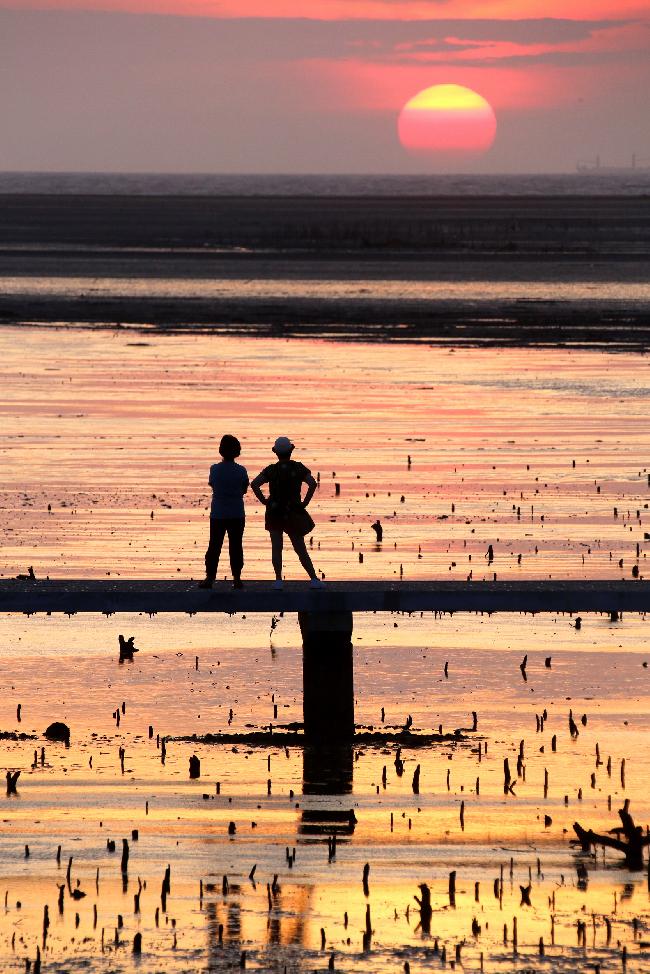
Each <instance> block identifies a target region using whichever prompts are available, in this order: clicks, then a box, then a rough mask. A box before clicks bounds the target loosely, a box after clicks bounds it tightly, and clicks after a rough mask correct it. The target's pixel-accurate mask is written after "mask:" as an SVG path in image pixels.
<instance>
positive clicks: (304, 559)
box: [289, 534, 318, 578]
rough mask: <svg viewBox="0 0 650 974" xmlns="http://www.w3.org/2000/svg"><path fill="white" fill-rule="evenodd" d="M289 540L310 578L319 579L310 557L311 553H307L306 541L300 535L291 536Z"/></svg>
mask: <svg viewBox="0 0 650 974" xmlns="http://www.w3.org/2000/svg"><path fill="white" fill-rule="evenodd" d="M289 540H290V541H291V544H292V545H293V550H294V551H295V553H296V554H297V555H298V560H299V561H300V564H301V565H302V567H303V568H304V569H305V571H306V572H307V574H308V575H309V577H310V578H317V577H318V576H317V575H316V571H315V569H314V565H313V562H312V560H311V558H310V557H309V552H308V551H307V545H306V544H305V539H304V538H303V537H302V536H301V535H298V534H290V535H289Z"/></svg>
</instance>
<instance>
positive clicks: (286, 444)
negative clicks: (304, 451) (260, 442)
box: [273, 436, 293, 456]
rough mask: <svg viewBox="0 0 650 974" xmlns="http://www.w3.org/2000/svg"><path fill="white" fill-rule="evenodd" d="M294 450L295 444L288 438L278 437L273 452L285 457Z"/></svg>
mask: <svg viewBox="0 0 650 974" xmlns="http://www.w3.org/2000/svg"><path fill="white" fill-rule="evenodd" d="M292 450H293V443H292V442H291V440H290V439H289V437H288V436H278V438H277V440H276V441H275V443H274V444H273V452H274V453H275V454H277V455H278V456H284V455H285V454H286V453H291V451H292Z"/></svg>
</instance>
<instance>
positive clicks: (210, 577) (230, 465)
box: [199, 434, 248, 588]
mask: <svg viewBox="0 0 650 974" xmlns="http://www.w3.org/2000/svg"><path fill="white" fill-rule="evenodd" d="M219 453H220V454H221V456H222V460H221V463H213V464H212V466H211V467H210V477H209V479H208V483H209V484H210V486H211V487H212V506H211V508H210V543H209V545H208V550H207V551H206V553H205V578H204V579H203V581H202V582H199V588H212V584H213V582H214V580H215V579H216V577H217V569H218V567H219V556H220V555H221V548H222V546H223V541H224V538H225V536H226V534H227V535H228V553H229V555H230V570H231V572H232V579H233V581H232V584H233V588H243V587H244V586H243V583H242V580H241V573H242V568H243V567H244V549H243V538H244V525H245V517H244V494H245V493H246V491H247V490H248V473H247V472H246V468H245V467H242V466H241V464H239V463H235V460H236V458H237V457H238V456H239V455H240V453H241V444H240V442H239V440H238V439H237V437H236V436H230V435H229V434H226V436H223V437H222V438H221V443H220V444H219Z"/></svg>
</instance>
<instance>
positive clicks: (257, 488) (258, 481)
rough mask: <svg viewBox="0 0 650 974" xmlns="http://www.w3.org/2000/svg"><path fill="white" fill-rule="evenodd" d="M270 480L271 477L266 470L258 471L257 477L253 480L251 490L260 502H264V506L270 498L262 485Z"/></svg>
mask: <svg viewBox="0 0 650 974" xmlns="http://www.w3.org/2000/svg"><path fill="white" fill-rule="evenodd" d="M268 482H269V478H268V474H267V473H266V470H262V471H261V473H258V475H257V477H255V479H254V480H251V490H252V491H253V493H254V494H255V496H256V497H257V499H258V501H259V502H260V504H264V506H266V505H267V504H268V500H269V499H268V497H265V496H264V494H263V493H262V490H261V487H262V484H268Z"/></svg>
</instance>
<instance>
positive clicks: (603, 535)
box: [0, 329, 650, 974]
mask: <svg viewBox="0 0 650 974" xmlns="http://www.w3.org/2000/svg"><path fill="white" fill-rule="evenodd" d="M0 340H1V341H2V356H1V357H0V361H1V362H2V366H1V368H2V380H3V397H2V404H1V409H2V434H1V441H0V448H1V450H2V458H3V474H4V476H3V492H2V496H1V498H0V501H1V506H2V510H1V529H2V555H1V557H2V568H1V570H2V572H3V573H4V575H5V576H7V575H14V574H17V573H18V572H19V571H20V572H23V571H25V570H26V568H27V566H29V565H33V567H34V570H35V572H36V574H37V577H43V576H45V575H48V574H49V575H51V576H52V577H54V576H57V577H58V576H68V577H72V576H75V575H76V576H79V575H81V576H85V577H89V578H90V577H95V578H97V577H108V575H107V573H110V576H111V577H113V576H114V575H119V576H120V577H146V576H149V577H156V578H165V577H178V576H179V575H180V576H181V577H186V578H191V577H195V578H198V577H200V575H201V570H202V564H201V562H202V553H203V549H204V544H205V535H206V517H207V512H206V506H207V503H208V495H207V489H206V487H205V486H204V483H203V482H204V480H205V479H207V469H208V466H209V464H210V462H212V460H213V459H214V450H215V442H216V441H217V440H218V437H219V435H220V434H221V432H223V431H226V430H228V431H231V432H236V433H238V434H239V435H240V438H241V439H242V442H243V444H244V455H243V457H242V460H243V462H244V463H246V464H247V465H248V466H249V469H250V470H251V472H257V469H258V468H260V467H261V466H263V465H264V464H266V463H267V462H268V460H269V454H268V449H267V447H268V443H269V442H270V441H272V440H273V439H274V438H275V436H276V435H278V434H279V433H289V434H290V435H291V436H292V437H293V438H294V440H295V441H296V443H297V444H298V445H299V448H300V455H301V459H303V460H304V461H305V462H306V463H307V465H308V466H310V467H311V468H312V469H313V470H314V472H319V473H320V484H321V486H320V489H319V491H318V493H317V495H316V498H315V501H314V504H315V506H314V515H315V519H316V521H317V531H316V532H315V534H314V542H313V550H314V554H315V558H316V561H317V564H318V567H319V569H320V570H321V571H322V572H323V573H324V574H325V576H326V578H331V579H342V580H345V579H346V578H347V579H360V578H370V579H372V578H376V579H379V578H390V579H393V580H397V579H399V578H400V577H403V578H410V579H417V578H427V577H440V578H445V579H448V578H449V579H454V578H455V579H459V580H460V579H465V578H467V577H468V575H470V573H472V577H473V578H475V579H478V578H492V577H493V576H494V573H495V572H496V574H497V577H498V578H504V579H506V578H520V577H521V578H547V577H549V576H551V577H558V578H559V577H566V578H576V579H579V578H626V579H629V580H630V584H633V578H632V569H633V568H634V567H635V566H636V567H637V568H638V570H639V574H640V575H641V576H643V574H644V573H645V558H644V555H645V549H646V548H647V542H646V544H645V545H644V542H645V541H646V539H645V538H644V534H645V531H646V530H647V516H648V515H647V508H646V506H645V505H646V504H647V503H648V501H649V499H650V497H649V493H648V470H647V468H646V466H644V464H645V458H646V457H647V455H648V449H647V447H648V437H647V415H646V414H647V388H646V382H645V370H644V365H643V363H644V360H643V359H642V358H640V357H638V356H633V355H611V354H607V353H594V352H589V353H587V352H572V351H567V350H564V351H559V350H546V351H542V350H538V351H523V350H514V349H511V350H499V351H487V350H467V349H466V350H457V351H454V352H452V351H451V350H441V349H428V348H418V349H413V348H395V347H391V348H385V347H381V346H370V345H367V346H361V345H359V346H357V345H355V346H345V347H344V348H343V349H341V347H340V346H336V345H334V344H328V343H321V342H304V343H300V345H295V344H291V343H278V342H274V341H259V342H258V341H252V340H244V339H232V338H219V339H216V340H215V339H214V338H212V339H210V338H207V337H205V336H193V335H186V336H181V337H173V336H170V337H166V338H165V339H164V340H162V339H156V340H152V341H150V342H147V343H145V344H142V338H141V336H134V335H132V334H130V333H128V332H122V331H116V332H114V333H105V332H103V333H93V332H83V331H68V330H42V329H33V330H31V329H22V330H18V329H13V330H6V331H3V332H2V335H1V336H0ZM280 352H281V355H282V358H281V364H279V362H280V360H279V353H280ZM409 457H410V462H409ZM574 463H575V465H574ZM337 484H339V485H340V489H339V491H338V492H337V489H336V485H337ZM402 498H403V499H402ZM48 505H49V507H50V509H48ZM152 515H153V516H152ZM247 517H248V522H247V535H246V550H247V566H246V569H245V572H247V573H248V575H249V577H255V578H264V577H267V574H268V570H269V564H268V551H267V547H266V538H265V536H264V532H263V529H262V516H261V512H260V511H259V510H258V509H257V508H255V507H254V506H253V504H252V503H249V506H248V508H247ZM377 518H380V520H381V522H382V524H383V526H384V539H383V542H382V544H381V545H377V543H376V542H375V537H374V533H373V532H372V531H371V529H370V525H371V523H372V522H373V521H375V520H376V519H377ZM489 545H492V547H493V551H492V555H491V556H489V555H488V546H489ZM637 545H638V549H637ZM360 555H362V556H363V559H362V560H361V559H360V557H359V556H360ZM519 556H521V557H519ZM222 567H223V569H224V571H225V568H226V566H225V565H224V566H222ZM287 573H288V575H289V576H290V577H293V578H297V577H298V572H297V567H296V565H295V563H294V562H293V561H292V560H291V558H290V556H289V557H288V559H287ZM219 584H223V585H225V584H226V583H225V582H220V583H219ZM119 633H123V634H125V635H126V636H130V635H134V636H135V645H136V646H137V647H138V648H139V650H140V652H139V653H138V654H136V655H135V657H134V660H133V662H125V663H123V664H121V665H120V663H119V661H118V655H119V648H118V634H119ZM353 639H354V645H355V696H356V719H357V725H358V727H359V729H360V730H366V729H369V728H371V727H372V728H373V730H374V731H379V732H384V733H386V735H387V736H386V739H385V742H384V743H377V744H374V745H373V746H371V747H366V746H364V747H353V748H351V749H350V750H348V751H342V752H341V751H337V752H334V753H329V754H327V753H326V754H325V755H322V756H320V757H319V756H318V755H317V754H315V753H314V752H313V751H310V750H305V749H303V748H301V747H297V746H295V744H293V743H292V744H290V745H288V744H287V745H286V746H285V745H284V743H283V741H282V737H281V734H282V725H284V724H291V723H293V722H296V721H300V719H301V654H300V645H299V635H298V629H297V625H296V621H295V619H294V618H293V617H291V616H289V615H286V616H284V617H282V618H277V617H275V618H268V617H265V616H261V615H256V614H247V616H246V618H242V616H241V615H238V616H233V617H223V618H222V617H218V618H211V617H207V616H194V617H192V618H188V617H187V616H182V617H181V616H178V617H177V616H170V617H162V616H156V617H153V618H149V617H148V616H136V617H119V618H118V617H110V618H104V617H101V616H99V617H94V616H75V617H72V618H71V619H68V618H65V617H54V616H53V617H41V616H38V617H36V618H25V617H23V616H20V617H9V616H4V617H3V619H2V641H3V674H2V694H1V695H0V728H1V729H2V730H3V731H6V732H8V733H10V734H26V735H34V738H33V739H32V738H31V737H30V738H27V739H15V740H14V739H11V738H10V739H5V740H0V751H1V753H2V767H3V768H6V769H11V770H20V771H21V775H20V777H19V778H18V781H17V794H16V795H13V796H7V797H6V798H3V805H4V809H3V814H2V816H0V818H1V819H2V821H1V822H0V833H1V836H2V841H1V844H0V877H1V882H0V892H1V891H6V898H5V909H4V911H3V912H1V913H0V954H1V956H2V965H3V967H4V968H5V969H7V970H16V971H18V970H24V969H25V959H29V960H30V961H31V963H32V970H33V969H34V967H33V965H34V961H35V959H36V957H37V948H38V949H39V950H40V951H41V962H42V969H43V970H53V971H59V972H62V971H67V970H70V971H75V970H105V971H136V970H140V971H162V970H164V971H168V972H170V974H173V972H182V971H195V970H199V971H201V970H206V971H207V970H229V969H230V970H233V969H235V970H236V969H241V965H242V964H245V965H246V969H252V970H271V971H283V970H284V969H285V967H286V969H287V970H288V971H314V970H327V969H328V967H329V965H330V964H333V967H334V969H335V970H341V971H353V972H356V971H359V972H361V971H377V970H394V971H403V970H405V964H408V965H409V966H410V970H411V971H414V972H415V971H418V970H438V969H443V968H444V967H446V968H447V969H449V968H451V965H452V964H453V965H455V966H456V969H459V968H461V966H462V967H464V969H466V970H472V971H478V970H480V968H481V965H483V968H484V969H485V970H493V971H498V970H502V969H508V970H522V971H523V970H531V969H535V970H540V971H541V970H558V971H559V970H567V971H568V970H576V969H581V970H582V969H594V968H595V967H596V966H597V965H600V968H601V970H603V971H606V970H621V969H622V968H623V965H624V963H625V964H626V968H627V970H629V971H644V970H650V956H648V955H649V953H650V948H649V947H648V943H650V929H649V925H650V902H649V897H648V874H647V871H646V870H645V869H644V870H643V871H637V872H630V871H629V870H627V869H625V867H624V863H623V859H622V857H621V856H619V855H618V854H617V853H616V852H615V851H614V850H607V852H606V854H605V855H603V851H602V849H600V850H599V851H598V853H597V854H596V856H590V855H588V854H584V853H582V852H580V850H579V849H578V850H575V849H573V848H572V847H571V846H570V844H569V841H570V839H572V838H573V837H574V833H573V822H574V821H576V820H577V821H578V822H580V823H582V824H583V825H584V826H585V827H591V828H593V829H595V830H596V831H598V832H603V833H604V832H606V831H607V830H608V829H612V828H615V827H616V826H617V825H618V824H619V822H618V816H617V810H618V809H619V808H622V807H624V802H625V801H626V800H629V802H630V806H629V808H630V812H631V814H632V815H633V817H634V819H635V821H636V823H637V824H639V825H641V826H642V827H643V829H645V827H646V824H647V823H648V821H649V820H650V806H649V804H648V793H649V792H648V787H647V783H648V780H650V767H649V760H650V755H649V753H648V748H647V745H646V741H647V732H648V724H649V722H650V705H649V704H650V701H649V699H648V696H649V694H648V685H647V681H648V672H649V669H648V667H646V666H645V665H644V664H645V663H648V662H650V639H649V638H648V632H647V622H646V620H645V619H643V618H641V617H637V616H627V615H626V616H624V617H623V618H622V619H618V620H611V619H610V618H609V616H607V615H604V616H597V615H593V616H592V615H588V616H585V617H584V618H583V619H582V620H581V624H580V625H579V627H576V619H575V617H573V618H571V617H569V616H536V617H534V618H532V617H523V616H522V617H513V618H510V617H508V618H506V617H505V616H504V617H500V616H498V617H492V618H488V617H481V616H472V615H458V616H454V617H453V618H450V617H443V618H435V617H434V616H433V615H431V614H429V615H425V616H423V617H420V616H419V615H418V616H417V617H416V616H413V617H408V616H402V615H397V614H394V615H388V614H386V615H383V614H381V615H379V614H378V615H367V616H363V615H360V616H358V617H357V618H356V619H355V633H354V637H353ZM525 655H526V656H527V661H526V665H525V666H524V667H523V669H522V666H521V664H522V662H523V657H524V656H525ZM547 660H548V665H547ZM445 664H447V665H446V666H445ZM19 706H20V721H18V713H19V711H18V708H19ZM382 710H383V719H382ZM473 712H476V714H477V724H476V729H475V730H472V729H471V728H472V727H473V716H472V713H473ZM53 720H62V721H65V722H66V723H67V724H68V725H69V726H70V728H71V743H70V747H69V748H66V747H65V746H64V744H62V743H55V742H50V741H48V740H46V739H44V738H43V731H44V730H45V728H46V727H47V725H48V724H49V723H50V722H51V721H53ZM411 720H412V724H411V723H410V722H411ZM405 725H410V732H411V736H412V738H413V739H412V740H410V741H408V740H407V741H406V742H404V740H402V743H401V745H400V744H398V743H396V742H395V740H394V735H395V734H397V733H399V732H401V730H402V728H403V727H404V726H405ZM271 727H273V728H274V733H275V734H276V735H277V737H278V740H277V743H272V742H269V741H268V739H267V742H266V743H265V744H264V745H263V746H256V747H253V746H252V745H251V743H250V736H249V735H250V734H251V733H252V732H254V731H259V730H264V731H266V732H267V733H268V732H269V730H270V728H271ZM441 727H442V733H443V735H446V734H453V732H454V731H456V730H460V731H461V734H459V735H457V737H456V739H455V740H444V741H442V742H441V743H440V744H435V745H431V746H427V747H420V746H418V741H417V734H418V733H425V732H431V731H439V730H440V728H441ZM150 728H151V731H150ZM575 731H577V733H575ZM219 732H224V733H229V734H239V735H241V737H240V739H239V741H233V740H232V739H231V740H229V742H228V743H227V744H222V745H220V744H214V743H211V744H208V743H205V742H203V741H202V740H200V738H201V736H202V735H206V734H215V733H219ZM150 735H151V736H150ZM194 737H196V739H192V738H194ZM177 738H183V739H182V740H181V739H178V740H177ZM554 739H555V741H554ZM163 741H164V746H163ZM400 747H401V750H400ZM43 748H44V751H43V750H42V749H43ZM194 755H196V757H198V759H199V761H200V777H199V778H196V779H190V777H189V764H190V758H191V757H193V756H194ZM163 756H164V760H163ZM505 759H507V760H508V764H509V770H510V773H511V776H512V777H511V785H512V788H508V791H507V793H505V792H504V760H505ZM418 766H419V769H420V770H419V774H417V775H416V770H417V768H418ZM351 812H353V815H351V814H350V813H351ZM230 823H234V831H233V829H232V826H231V825H230ZM134 830H137V838H135V837H134ZM334 836H336V844H335V845H334V843H333V837H334ZM125 839H126V840H127V843H128V848H129V856H128V861H127V862H126V863H125V868H122V864H123V862H124V860H123V848H124V847H123V840H125ZM109 842H110V843H113V842H114V843H115V851H110V849H109V847H108V844H109ZM59 846H61V853H60V861H59V862H57V851H58V847H59ZM26 847H28V849H26ZM294 850H295V858H294ZM27 852H28V853H29V854H27ZM70 857H72V864H71V865H70V866H69V863H70ZM366 864H368V865H369V873H368V877H367V886H366V888H365V889H364V883H363V874H364V866H365V865H366ZM168 866H169V867H170V873H169V889H168V891H167V887H165V893H164V895H162V894H163V883H164V878H165V872H166V869H167V867H168ZM68 867H69V878H68ZM253 867H255V870H254V872H253V874H252V878H251V872H252V871H253ZM585 870H586V873H585ZM452 872H455V874H456V875H455V890H454V885H453V883H452V886H451V888H450V873H452ZM276 877H277V878H276ZM477 883H478V888H477V887H476V884H477ZM420 884H426V885H427V887H428V890H429V893H430V898H431V915H430V917H428V914H427V913H426V911H425V915H424V916H423V917H421V916H420V914H419V912H418V904H417V903H416V901H415V900H414V896H415V895H417V896H418V897H420V898H421V899H422V891H421V890H420V889H419V888H418V887H419V886H420ZM61 887H63V891H62V893H61ZM522 887H523V890H522ZM529 887H530V888H529ZM524 891H526V894H524ZM80 893H85V894H86V895H85V896H81V895H80ZM450 894H451V895H450ZM3 895H4V894H3ZM60 896H62V912H61V908H60V907H59V897H60ZM425 899H426V898H425ZM527 899H529V900H530V904H528V902H527ZM45 907H47V914H46V913H45ZM95 908H96V915H95ZM46 917H47V918H46ZM120 918H121V919H120ZM423 919H424V921H425V922H424V923H422V922H421V921H422V920H423ZM515 919H516V924H515V922H514V921H515ZM427 920H428V922H427ZM479 928H480V929H479ZM137 934H141V935H142V943H141V950H142V953H141V954H138V953H135V954H134V951H133V948H134V939H135V938H136V935H137ZM540 938H541V941H542V945H541V946H540Z"/></svg>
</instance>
